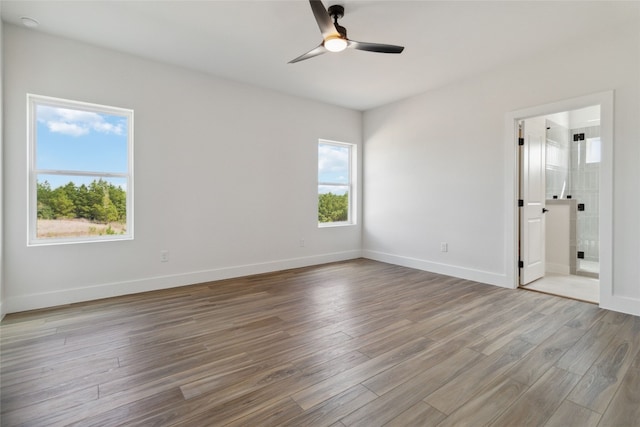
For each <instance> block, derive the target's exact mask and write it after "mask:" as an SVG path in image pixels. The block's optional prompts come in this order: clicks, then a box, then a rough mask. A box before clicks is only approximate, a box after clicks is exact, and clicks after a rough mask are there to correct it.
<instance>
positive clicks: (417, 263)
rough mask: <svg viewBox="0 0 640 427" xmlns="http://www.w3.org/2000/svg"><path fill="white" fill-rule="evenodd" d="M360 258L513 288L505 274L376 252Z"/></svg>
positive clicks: (363, 253)
mask: <svg viewBox="0 0 640 427" xmlns="http://www.w3.org/2000/svg"><path fill="white" fill-rule="evenodd" d="M362 256H363V257H364V258H368V259H372V260H374V261H381V262H386V263H389V264H395V265H401V266H403V267H410V268H415V269H418V270H423V271H429V272H432V273H438V274H444V275H446V276H452V277H458V278H460V279H466V280H472V281H474V282H480V283H486V284H489V285H494V286H500V287H502V288H511V289H512V288H513V284H511V283H509V280H507V276H506V274H497V273H491V272H487V271H482V270H474V269H470V268H464V267H458V266H454V265H449V264H441V263H437V262H432V261H426V260H422V259H417V258H411V257H406V256H400V255H393V254H388V253H384V252H378V251H370V250H363V251H362Z"/></svg>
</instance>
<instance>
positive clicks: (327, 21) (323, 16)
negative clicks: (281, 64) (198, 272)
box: [289, 0, 404, 64]
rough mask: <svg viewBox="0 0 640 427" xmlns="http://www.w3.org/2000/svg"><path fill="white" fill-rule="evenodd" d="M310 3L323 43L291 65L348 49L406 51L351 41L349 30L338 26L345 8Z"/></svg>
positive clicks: (389, 51) (384, 51) (387, 45)
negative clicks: (348, 35)
mask: <svg viewBox="0 0 640 427" xmlns="http://www.w3.org/2000/svg"><path fill="white" fill-rule="evenodd" d="M309 3H310V4H311V10H312V11H313V15H314V16H315V18H316V22H317V23H318V27H320V32H321V33H322V43H320V45H319V46H318V47H316V48H314V49H311V50H310V51H309V52H307V53H305V54H303V55H300V56H299V57H297V58H296V59H292V60H291V61H289V64H293V63H295V62H300V61H304V60H305V59H309V58H313V57H314V56H318V55H322V54H323V53H326V52H341V51H343V50H345V49H346V48H352V49H358V50H366V51H367V52H378V53H400V52H402V51H403V50H404V46H395V45H391V44H380V43H366V42H357V41H355V40H349V39H348V38H347V29H346V28H345V27H343V26H341V25H339V24H338V19H340V18H342V17H343V16H344V7H343V6H341V5H338V4H336V5H333V6H329V9H325V8H324V5H323V4H322V1H320V0H309ZM331 18H333V22H331Z"/></svg>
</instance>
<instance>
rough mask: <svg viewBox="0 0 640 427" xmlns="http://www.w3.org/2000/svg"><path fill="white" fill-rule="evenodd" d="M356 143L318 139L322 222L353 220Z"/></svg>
mask: <svg viewBox="0 0 640 427" xmlns="http://www.w3.org/2000/svg"><path fill="white" fill-rule="evenodd" d="M355 150H356V147H355V146H354V145H353V144H345V143H340V142H330V141H324V140H320V141H319V143H318V225H319V226H333V225H347V224H353V223H354V222H355V221H354V220H353V200H354V191H353V176H354V175H353V174H354V169H355V168H354V167H353V164H354V163H353V162H354V159H355Z"/></svg>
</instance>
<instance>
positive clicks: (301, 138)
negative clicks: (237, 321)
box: [3, 24, 362, 312]
mask: <svg viewBox="0 0 640 427" xmlns="http://www.w3.org/2000/svg"><path fill="white" fill-rule="evenodd" d="M3 36H4V37H3V39H4V43H5V51H4V55H5V56H4V63H5V75H4V79H5V80H4V83H5V86H4V87H5V94H4V101H5V158H4V166H5V174H6V175H5V179H6V181H5V182H6V185H5V193H4V203H5V218H4V224H5V236H4V237H5V252H4V255H5V264H4V265H5V299H4V303H5V305H6V310H7V312H14V311H21V310H26V309H33V308H38V307H44V306H53V305H59V304H66V303H71V302H76V301H82V300H88V299H94V298H100V297H106V296H111V295H120V294H125V293H132V292H138V291H144V290H150V289H158V288H164V287H170V286H177V285H183V284H190V283H198V282H203V281H209V280H215V279H220V278H227V277H233V276H241V275H246V274H253V273H258V272H265V271H273V270H280V269H284V268H291V267H297V266H303V265H311V264H317V263H322V262H328V261H333V260H340V259H349V258H354V257H358V256H360V254H361V252H360V248H361V226H360V225H359V224H360V222H361V221H358V225H356V226H349V227H338V228H323V229H318V227H317V196H316V194H317V193H316V191H317V140H318V138H326V139H330V140H335V141H344V142H350V143H356V144H358V145H360V143H361V138H362V137H361V124H362V114H361V113H360V112H357V111H352V110H348V109H344V108H338V107H333V106H328V105H325V104H321V103H317V102H312V101H307V100H302V99H298V98H294V97H290V96H286V95H282V94H278V93H275V92H271V91H267V90H262V89H259V88H255V87H250V86H246V85H242V84H237V83H233V82H229V81H226V80H222V79H217V78H214V77H211V76H207V75H204V74H199V73H196V72H192V71H188V70H185V69H181V68H178V67H174V66H169V65H165V64H160V63H155V62H151V61H146V60H143V59H140V58H136V57H132V56H129V55H125V54H121V53H117V52H113V51H110V50H105V49H101V48H97V47H93V46H89V45H86V44H82V43H78V42H74V41H70V40H66V39H62V38H57V37H52V36H48V35H44V34H42V33H38V32H35V31H29V30H26V29H22V28H18V27H15V26H12V25H6V24H5V27H4V34H3ZM27 93H35V94H40V95H47V96H54V97H60V98H67V99H74V100H79V101H86V102H92V103H98V104H106V105H113V106H118V107H124V108H132V109H133V110H134V111H135V143H134V144H135V156H134V173H135V240H133V241H123V242H107V243H105V242H103V243H90V244H75V245H62V246H40V247H27V245H26V242H27V229H26V227H27V181H26V178H27V157H26V156H27V145H26V94H27ZM358 152H359V153H361V152H362V150H361V149H360V150H358ZM301 239H304V241H305V246H304V247H300V240H301ZM161 250H168V251H169V252H170V261H169V262H168V263H161V262H160V251H161Z"/></svg>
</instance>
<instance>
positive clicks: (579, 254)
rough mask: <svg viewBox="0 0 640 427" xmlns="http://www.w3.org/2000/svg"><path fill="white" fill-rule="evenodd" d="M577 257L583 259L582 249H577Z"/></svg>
mask: <svg viewBox="0 0 640 427" xmlns="http://www.w3.org/2000/svg"><path fill="white" fill-rule="evenodd" d="M578 259H584V251H578Z"/></svg>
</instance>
